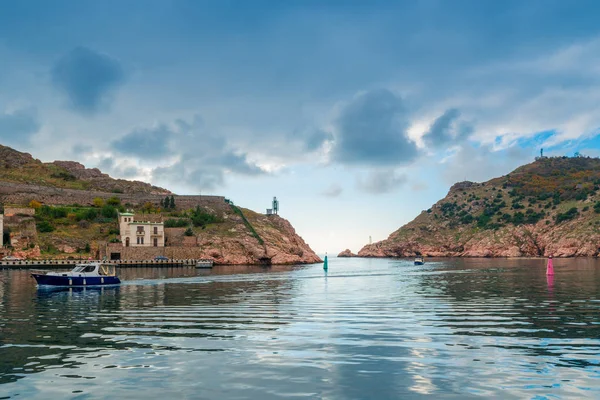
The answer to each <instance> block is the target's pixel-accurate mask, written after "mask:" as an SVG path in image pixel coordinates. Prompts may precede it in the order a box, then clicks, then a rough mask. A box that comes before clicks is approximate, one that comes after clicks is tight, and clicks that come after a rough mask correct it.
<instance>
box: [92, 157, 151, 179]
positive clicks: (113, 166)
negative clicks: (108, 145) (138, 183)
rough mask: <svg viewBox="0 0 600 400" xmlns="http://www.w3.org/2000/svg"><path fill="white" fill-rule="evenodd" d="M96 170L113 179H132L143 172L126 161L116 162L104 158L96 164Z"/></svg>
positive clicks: (111, 158) (109, 158)
mask: <svg viewBox="0 0 600 400" xmlns="http://www.w3.org/2000/svg"><path fill="white" fill-rule="evenodd" d="M98 169H100V171H102V172H103V173H105V174H108V175H110V176H111V177H113V178H122V179H132V178H136V177H139V176H141V175H143V171H142V170H141V169H140V168H137V167H136V166H133V165H131V164H129V162H128V161H124V162H117V160H115V158H114V157H105V158H102V159H101V160H100V162H99V163H98Z"/></svg>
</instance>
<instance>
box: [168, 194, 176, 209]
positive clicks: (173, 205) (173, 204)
mask: <svg viewBox="0 0 600 400" xmlns="http://www.w3.org/2000/svg"><path fill="white" fill-rule="evenodd" d="M169 203H170V204H169V208H171V209H173V210H174V209H175V198H174V197H173V195H171V200H170V202H169Z"/></svg>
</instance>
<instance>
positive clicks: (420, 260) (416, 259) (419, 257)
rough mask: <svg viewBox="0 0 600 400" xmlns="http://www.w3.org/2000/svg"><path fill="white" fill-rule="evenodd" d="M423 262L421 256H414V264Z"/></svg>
mask: <svg viewBox="0 0 600 400" xmlns="http://www.w3.org/2000/svg"><path fill="white" fill-rule="evenodd" d="M423 264H425V259H424V258H423V257H422V256H417V257H415V265H423Z"/></svg>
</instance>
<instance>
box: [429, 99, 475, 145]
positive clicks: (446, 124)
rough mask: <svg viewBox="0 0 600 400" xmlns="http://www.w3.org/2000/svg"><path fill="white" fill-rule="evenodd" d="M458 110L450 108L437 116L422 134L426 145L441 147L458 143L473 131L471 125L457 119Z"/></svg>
mask: <svg viewBox="0 0 600 400" xmlns="http://www.w3.org/2000/svg"><path fill="white" fill-rule="evenodd" d="M459 118H460V112H459V111H458V110H457V109H455V108H451V109H449V110H446V112H445V113H444V114H442V115H441V116H440V117H438V118H437V119H436V120H435V121H434V122H433V124H431V127H430V128H429V130H428V131H427V132H425V134H424V135H423V141H424V142H425V144H426V145H427V146H428V147H432V148H441V147H444V146H447V145H449V144H458V143H460V142H462V141H464V140H465V139H467V138H468V137H469V136H470V135H471V134H472V133H473V127H472V126H471V125H469V124H467V123H466V122H464V121H459V120H458V119H459Z"/></svg>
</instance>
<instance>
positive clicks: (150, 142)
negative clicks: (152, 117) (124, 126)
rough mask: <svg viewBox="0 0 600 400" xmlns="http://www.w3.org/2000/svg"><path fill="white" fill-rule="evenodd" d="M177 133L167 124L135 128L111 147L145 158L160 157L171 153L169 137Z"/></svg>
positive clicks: (123, 152) (122, 152)
mask: <svg viewBox="0 0 600 400" xmlns="http://www.w3.org/2000/svg"><path fill="white" fill-rule="evenodd" d="M174 134H175V133H174V132H173V131H172V130H171V129H170V128H169V127H168V126H166V125H165V124H159V125H156V126H155V127H152V128H142V129H135V130H133V131H132V132H130V133H128V134H126V135H124V136H123V137H121V138H120V139H118V140H115V141H113V142H112V143H111V144H110V147H111V148H112V149H113V150H115V151H117V152H119V153H121V154H128V155H133V156H137V157H141V158H145V159H153V160H155V159H160V158H163V157H166V156H168V155H169V154H170V153H171V150H170V148H169V139H170V137H171V136H173V135H174Z"/></svg>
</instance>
